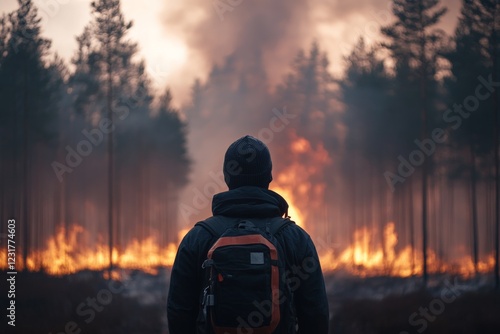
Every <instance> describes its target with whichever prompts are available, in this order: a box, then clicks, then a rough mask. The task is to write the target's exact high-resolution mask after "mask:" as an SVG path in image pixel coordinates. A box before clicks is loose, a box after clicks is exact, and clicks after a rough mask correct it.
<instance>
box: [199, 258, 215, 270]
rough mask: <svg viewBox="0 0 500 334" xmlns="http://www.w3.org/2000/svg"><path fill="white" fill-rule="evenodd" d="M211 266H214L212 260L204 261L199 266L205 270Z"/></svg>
mask: <svg viewBox="0 0 500 334" xmlns="http://www.w3.org/2000/svg"><path fill="white" fill-rule="evenodd" d="M213 265H214V260H212V259H206V260H205V261H203V263H202V265H201V268H202V269H205V268H208V267H211V266H213Z"/></svg>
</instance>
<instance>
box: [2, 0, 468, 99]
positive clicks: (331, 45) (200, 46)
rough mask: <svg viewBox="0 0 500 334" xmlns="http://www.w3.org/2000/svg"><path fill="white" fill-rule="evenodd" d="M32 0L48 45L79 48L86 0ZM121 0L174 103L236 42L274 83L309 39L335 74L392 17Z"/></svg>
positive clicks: (451, 1) (245, 1)
mask: <svg viewBox="0 0 500 334" xmlns="http://www.w3.org/2000/svg"><path fill="white" fill-rule="evenodd" d="M16 2H17V1H16V0H1V2H0V12H2V13H6V12H10V11H12V10H14V9H15V8H16V7H17V4H16ZM34 2H35V4H36V5H38V7H39V8H40V14H41V16H42V17H43V34H44V35H45V36H47V37H48V38H50V39H51V40H52V51H56V52H57V53H58V54H59V55H61V56H62V57H63V58H64V59H65V60H66V61H67V63H69V61H70V59H71V57H72V56H73V54H74V51H75V50H76V40H75V36H77V35H79V34H80V33H81V32H82V31H83V28H84V26H85V24H86V23H87V22H89V20H90V2H91V0H34ZM231 3H232V4H233V5H230V4H231ZM442 3H443V4H444V5H446V6H447V7H448V9H449V11H448V13H447V14H446V16H445V18H444V20H443V23H442V27H443V28H444V29H445V31H446V32H448V33H451V32H452V31H453V28H454V26H455V23H456V18H457V15H458V12H459V7H460V1H458V0H445V1H442ZM223 4H226V5H225V7H223V6H224V5H223ZM217 5H219V7H217ZM122 8H123V12H124V14H125V17H126V18H127V19H129V20H132V21H133V22H134V27H133V28H132V29H131V32H130V38H131V39H132V40H133V41H136V42H138V43H139V47H140V51H139V52H140V56H141V57H143V58H145V60H146V62H147V66H148V72H149V73H150V74H151V78H152V80H153V82H154V84H155V86H156V87H157V88H163V87H164V86H166V85H168V86H170V87H171V88H172V90H173V94H174V102H175V103H176V104H177V105H181V104H183V103H185V102H187V101H188V99H189V90H190V86H191V85H192V83H193V81H194V79H195V78H197V77H199V78H201V79H204V78H206V76H207V74H208V72H209V70H210V68H211V66H212V65H213V64H214V63H221V62H222V61H223V60H224V57H225V56H227V55H228V54H231V53H233V52H237V51H238V50H243V51H245V50H247V49H250V50H251V48H254V47H255V45H260V43H261V41H262V49H263V50H264V55H263V57H264V63H265V66H266V71H267V73H268V75H269V79H270V83H271V84H275V83H277V82H279V81H280V80H281V78H282V77H283V75H284V74H285V72H286V71H287V70H288V67H289V65H290V62H291V60H292V59H293V57H294V55H295V54H296V52H297V50H298V48H299V47H302V48H304V47H308V46H309V45H310V44H311V43H312V41H313V40H317V41H318V42H319V43H320V46H321V47H322V48H323V49H325V50H326V51H328V54H329V56H330V60H331V65H330V67H331V70H332V72H333V73H335V74H339V73H340V72H341V68H342V56H343V55H346V54H347V53H348V52H349V50H350V48H351V47H352V45H353V43H354V42H355V41H356V40H357V39H358V37H359V36H360V35H363V36H364V37H365V38H366V39H367V40H368V41H370V40H374V39H376V38H377V37H378V30H379V28H380V26H383V25H386V24H388V23H390V20H392V16H391V15H390V1H388V0H357V1H349V2H347V1H341V0H337V1H320V0H300V1H298V0H288V1H281V0H275V1H272V2H268V1H262V0H252V1H249V0H231V1H223V0H183V1H173V0H122ZM216 8H218V10H217V9H216Z"/></svg>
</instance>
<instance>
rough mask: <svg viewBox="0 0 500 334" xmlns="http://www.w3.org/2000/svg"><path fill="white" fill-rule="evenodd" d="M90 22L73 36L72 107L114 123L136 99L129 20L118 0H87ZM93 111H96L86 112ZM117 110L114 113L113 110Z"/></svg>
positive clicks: (111, 213) (111, 221) (111, 215)
mask: <svg viewBox="0 0 500 334" xmlns="http://www.w3.org/2000/svg"><path fill="white" fill-rule="evenodd" d="M91 9H92V22H91V23H90V25H89V26H87V27H86V28H85V30H84V32H83V33H82V35H80V36H79V37H78V38H77V41H78V44H79V45H78V52H77V54H76V56H75V58H74V63H75V65H76V72H75V73H74V75H73V76H72V78H71V80H70V82H71V84H72V87H73V88H74V90H75V97H74V99H75V109H76V110H77V111H79V112H80V113H82V114H84V115H86V116H87V117H89V116H90V117H92V116H96V117H97V118H98V119H103V118H107V119H108V120H109V121H110V122H111V128H113V127H114V126H115V115H114V114H115V112H116V111H117V110H120V111H121V113H120V114H119V115H118V117H119V119H120V120H123V119H125V118H127V117H128V115H129V113H130V111H131V109H132V108H133V107H134V106H135V103H136V102H137V101H136V99H135V98H134V95H133V94H134V93H135V89H136V88H137V85H134V84H133V83H134V78H136V77H137V71H138V66H137V64H135V63H134V62H133V60H132V58H133V56H134V54H135V53H136V52H137V45H136V44H135V43H132V42H130V41H129V40H127V39H126V35H127V32H128V31H129V30H130V28H131V27H132V22H127V21H125V19H124V16H123V14H122V12H121V8H120V1H119V0H99V1H94V2H92V3H91ZM88 113H95V114H96V115H88ZM117 114H118V113H117ZM113 138H114V134H113V131H110V132H109V133H108V137H107V144H108V148H107V152H108V173H107V174H108V176H107V178H108V217H107V221H108V241H109V242H108V247H109V261H110V270H111V269H112V267H113V262H112V250H113V247H114V237H113V229H114V226H115V222H116V217H115V208H114V204H115V198H114V192H115V191H114V189H115V186H116V185H115V175H114V172H115V167H114V163H115V158H114V143H113V141H114V140H113Z"/></svg>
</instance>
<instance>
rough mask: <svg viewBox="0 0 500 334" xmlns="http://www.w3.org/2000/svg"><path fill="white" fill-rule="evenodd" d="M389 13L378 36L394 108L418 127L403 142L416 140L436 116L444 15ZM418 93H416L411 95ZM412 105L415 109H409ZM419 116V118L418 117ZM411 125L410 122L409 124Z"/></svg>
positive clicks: (431, 8)
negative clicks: (391, 75)
mask: <svg viewBox="0 0 500 334" xmlns="http://www.w3.org/2000/svg"><path fill="white" fill-rule="evenodd" d="M392 11H393V14H394V15H395V17H396V22H395V23H393V24H392V25H389V26H387V27H384V28H383V29H382V33H383V34H384V35H385V36H386V37H387V38H388V39H389V42H388V43H385V44H384V46H385V47H387V49H388V50H389V51H390V53H391V56H392V58H393V60H394V62H395V69H394V70H395V83H396V86H395V95H396V96H397V100H396V101H395V102H396V104H395V106H394V107H395V108H398V109H399V110H405V115H404V117H405V118H406V119H407V121H408V122H413V124H418V123H419V122H418V120H419V119H420V124H421V125H422V126H421V129H420V136H418V133H415V132H413V131H410V132H407V135H409V137H407V142H408V143H410V142H411V141H413V139H414V138H418V137H420V138H421V140H424V139H426V138H428V128H429V122H430V121H432V120H433V119H434V118H436V117H437V113H435V102H434V99H435V97H436V92H437V89H436V86H437V81H436V79H435V76H436V73H437V72H438V59H439V57H440V54H441V50H442V48H443V42H444V33H443V31H442V30H440V29H436V28H435V26H436V24H437V23H438V22H439V20H440V19H441V17H442V16H443V15H444V14H445V13H446V8H443V7H440V6H439V0H422V1H413V0H393V6H392ZM415 92H419V94H415ZM412 106H416V107H413V108H412ZM419 115H420V117H419ZM410 124H411V123H410ZM429 158H430V157H427V158H426V159H425V161H424V163H423V166H422V249H423V261H424V263H423V282H424V286H426V285H427V278H428V268H427V247H428V244H427V224H428V221H427V219H428V203H427V188H428V174H429V171H428V170H429V161H428V160H429Z"/></svg>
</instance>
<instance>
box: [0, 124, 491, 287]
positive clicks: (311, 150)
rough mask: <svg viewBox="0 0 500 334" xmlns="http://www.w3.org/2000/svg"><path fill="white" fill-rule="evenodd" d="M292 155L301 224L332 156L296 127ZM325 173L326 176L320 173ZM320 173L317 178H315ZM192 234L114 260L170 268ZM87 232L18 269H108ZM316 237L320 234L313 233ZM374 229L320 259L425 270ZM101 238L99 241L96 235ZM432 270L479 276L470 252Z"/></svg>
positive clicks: (314, 205) (366, 267) (70, 235)
mask: <svg viewBox="0 0 500 334" xmlns="http://www.w3.org/2000/svg"><path fill="white" fill-rule="evenodd" d="M289 136H290V141H289V142H290V146H289V147H288V149H289V152H291V153H292V154H290V156H289V159H288V161H287V165H286V166H285V168H284V169H283V170H281V171H280V173H279V174H278V175H277V176H276V177H275V180H274V182H273V183H272V185H273V187H272V189H273V190H274V191H276V192H278V193H279V194H281V195H282V196H283V197H284V198H285V199H286V200H287V201H288V203H289V211H288V214H289V215H290V216H291V217H292V219H293V220H294V221H295V222H296V223H297V224H299V225H302V226H303V227H304V223H305V222H308V221H314V217H312V218H311V213H312V212H317V211H319V210H320V209H321V207H322V206H324V203H325V201H324V193H325V189H326V186H325V184H324V183H322V182H318V175H319V179H321V176H322V175H324V172H325V170H326V167H328V166H330V165H331V163H332V159H331V158H330V157H329V155H328V152H327V151H326V149H325V148H324V147H323V145H322V143H321V142H319V143H317V144H315V145H313V144H312V143H311V142H309V141H308V140H306V139H305V138H303V137H300V136H298V135H297V134H296V133H295V132H294V131H291V132H290V133H289ZM322 173H323V174H322ZM314 177H316V180H315V179H313V178H314ZM311 230H312V231H313V232H314V225H311V226H308V231H309V232H310V233H311ZM187 232H188V229H183V230H181V231H180V232H179V235H178V241H177V242H172V243H169V244H168V245H166V246H165V247H160V244H159V243H158V240H157V238H156V237H155V236H150V237H148V238H145V239H143V240H138V239H134V240H132V241H131V242H130V243H129V244H127V245H126V246H125V247H124V248H122V249H120V250H119V249H117V248H113V250H112V260H113V264H114V266H115V267H117V268H121V269H140V270H142V271H145V272H149V273H152V274H154V273H156V272H157V269H158V268H159V267H170V266H172V264H173V262H174V259H175V255H176V253H177V248H178V244H179V242H180V240H181V239H182V238H183V237H184V235H185V234H186V233H187ZM88 234H89V232H88V231H86V230H85V229H84V228H83V227H82V226H80V225H72V226H71V227H70V228H69V230H68V231H66V230H65V229H64V228H60V229H59V230H58V231H57V233H56V234H55V235H54V236H52V237H51V238H50V239H49V240H48V241H47V243H46V245H45V248H44V249H41V250H36V251H33V252H32V253H31V254H29V256H28V258H27V261H26V263H23V262H22V259H21V258H19V257H18V258H17V263H16V269H17V270H22V269H28V270H30V271H38V270H44V271H46V272H47V273H48V274H51V275H65V274H70V273H75V272H78V271H81V270H105V269H107V268H108V266H109V248H108V247H107V246H106V245H105V243H104V242H98V244H97V246H94V247H85V246H84V245H85V242H81V241H82V240H85V239H86V240H92V239H90V235H88ZM312 235H313V237H314V236H315V235H316V236H318V235H320V233H316V234H314V233H312ZM375 236H379V233H377V231H376V229H369V228H368V227H362V228H360V229H358V230H356V231H355V232H354V236H353V237H354V238H353V243H352V244H351V245H348V246H347V247H346V248H345V249H343V250H342V251H340V252H338V254H337V252H336V251H335V249H336V248H335V249H334V248H331V247H329V246H328V245H327V247H322V250H323V251H322V252H320V261H321V264H322V268H323V270H324V271H344V272H347V273H349V274H352V275H357V276H361V277H366V276H376V275H387V276H398V277H409V276H412V275H420V274H422V264H423V260H422V256H421V254H420V252H418V251H416V250H414V249H412V248H411V247H410V246H406V247H399V248H398V235H397V232H396V224H395V223H394V222H389V223H387V224H386V225H385V227H384V231H383V238H382V242H378V243H377V241H378V240H379V238H376V237H375ZM98 240H99V239H98ZM427 263H428V267H429V272H433V273H442V272H447V273H455V274H459V275H461V276H464V277H470V276H472V275H474V274H475V272H476V269H475V266H474V263H473V261H472V259H471V257H470V256H465V257H463V258H462V259H460V260H459V261H455V262H444V261H442V260H441V259H439V258H438V256H437V255H436V254H435V252H433V251H432V250H431V249H429V250H428V259H427ZM493 267H494V257H493V255H489V256H488V257H486V259H485V260H484V259H483V260H482V261H480V262H479V263H478V264H477V272H478V273H488V272H491V271H492V270H493ZM0 268H1V269H7V250H6V249H2V250H0Z"/></svg>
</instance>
